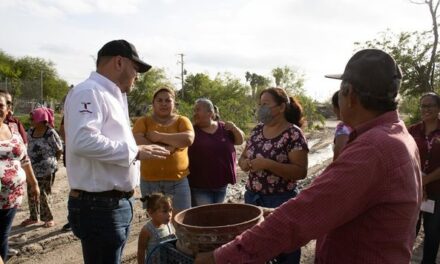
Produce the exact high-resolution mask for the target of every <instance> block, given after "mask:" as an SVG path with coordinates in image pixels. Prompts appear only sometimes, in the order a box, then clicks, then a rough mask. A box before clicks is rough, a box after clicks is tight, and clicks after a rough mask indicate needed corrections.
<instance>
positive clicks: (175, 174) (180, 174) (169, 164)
mask: <svg viewBox="0 0 440 264" xmlns="http://www.w3.org/2000/svg"><path fill="white" fill-rule="evenodd" d="M149 131H157V132H161V133H179V132H185V131H194V129H193V126H192V124H191V122H190V121H189V119H188V118H187V117H184V116H178V118H177V120H176V121H175V122H174V123H172V124H170V125H168V126H163V125H161V124H159V123H157V122H156V121H154V119H153V118H152V117H151V116H145V117H141V118H139V119H138V120H136V123H135V124H134V126H133V133H134V134H135V133H147V132H149ZM188 166H189V160H188V147H186V148H180V149H177V150H176V151H175V152H174V153H173V154H172V155H170V156H168V157H167V158H166V159H163V160H159V159H151V160H142V161H141V177H142V179H143V180H145V181H175V180H179V179H183V178H184V177H186V176H187V175H188V173H189V170H188Z"/></svg>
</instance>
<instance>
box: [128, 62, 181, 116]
mask: <svg viewBox="0 0 440 264" xmlns="http://www.w3.org/2000/svg"><path fill="white" fill-rule="evenodd" d="M163 86H167V87H169V88H172V84H171V82H170V80H169V79H168V78H167V77H166V74H165V70H164V69H160V68H152V69H151V70H149V71H148V72H146V73H145V74H143V75H142V76H141V77H140V78H139V79H138V81H137V82H136V84H135V88H134V89H133V91H131V93H130V95H129V97H128V109H129V112H130V115H132V116H140V115H144V114H146V113H147V112H148V110H149V109H148V107H149V106H150V105H151V103H152V101H153V93H154V91H155V90H157V89H159V88H160V87H163Z"/></svg>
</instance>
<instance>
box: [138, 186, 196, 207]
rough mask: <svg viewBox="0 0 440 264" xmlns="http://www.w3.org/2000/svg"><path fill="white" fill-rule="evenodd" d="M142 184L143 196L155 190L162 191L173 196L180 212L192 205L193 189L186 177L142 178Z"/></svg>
mask: <svg viewBox="0 0 440 264" xmlns="http://www.w3.org/2000/svg"><path fill="white" fill-rule="evenodd" d="M140 185H141V186H140V187H141V194H142V197H144V196H145V195H147V194H152V193H154V192H161V193H164V194H166V195H169V196H171V197H172V199H173V208H174V210H176V211H178V212H180V211H183V210H185V209H188V208H190V207H191V191H190V189H189V184H188V179H187V178H186V177H185V178H183V179H181V180H177V181H145V180H142V179H141V184H140ZM144 208H145V204H144Z"/></svg>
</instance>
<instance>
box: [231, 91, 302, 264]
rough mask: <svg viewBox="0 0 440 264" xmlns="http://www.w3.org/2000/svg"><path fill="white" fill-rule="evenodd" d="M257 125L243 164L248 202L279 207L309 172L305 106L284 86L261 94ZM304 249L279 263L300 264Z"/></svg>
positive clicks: (284, 255) (246, 199)
mask: <svg viewBox="0 0 440 264" xmlns="http://www.w3.org/2000/svg"><path fill="white" fill-rule="evenodd" d="M257 114H258V121H259V123H258V124H257V126H256V127H255V128H254V129H253V130H252V132H251V134H250V137H249V139H248V141H247V143H246V148H245V150H244V151H243V153H242V155H241V157H240V159H239V163H238V164H239V166H240V167H241V169H243V170H244V171H247V172H249V176H248V181H247V183H246V192H245V197H244V198H245V202H246V203H249V204H254V205H258V206H263V207H269V208H275V207H278V206H280V205H281V204H283V203H284V202H286V201H287V200H289V199H290V198H293V197H295V196H296V195H297V193H298V191H297V185H296V181H297V180H301V179H304V178H305V177H306V175H307V164H308V159H307V154H308V147H307V141H306V139H305V137H304V135H303V132H302V131H301V126H302V124H303V113H302V108H301V105H300V104H299V103H298V102H297V101H296V100H295V99H294V98H293V97H289V96H288V95H287V94H286V92H285V91H284V89H281V88H268V89H265V90H263V91H262V92H261V94H260V106H259V109H258V112H257ZM300 257H301V251H300V249H298V250H297V251H295V252H292V253H288V254H282V255H280V256H278V257H277V262H276V263H299V262H300Z"/></svg>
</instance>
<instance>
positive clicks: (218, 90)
mask: <svg viewBox="0 0 440 264" xmlns="http://www.w3.org/2000/svg"><path fill="white" fill-rule="evenodd" d="M184 89H185V99H184V100H180V101H179V107H178V109H179V112H180V113H181V114H183V115H186V116H188V117H191V116H192V113H193V107H194V102H195V100H197V99H198V98H201V97H205V98H208V99H210V100H211V101H212V102H213V103H214V104H215V105H217V107H218V108H219V110H220V116H221V118H222V120H227V121H232V122H234V123H235V124H237V125H238V126H239V127H241V128H246V127H247V124H248V123H250V122H252V121H254V119H253V111H254V108H255V103H254V101H253V100H252V99H251V98H250V97H249V95H248V94H247V90H248V88H247V87H246V85H243V84H242V83H241V82H240V80H239V79H237V78H235V77H234V76H232V75H231V74H229V73H224V74H217V76H216V77H215V78H214V79H211V78H210V77H209V76H208V75H206V74H203V73H197V74H190V75H188V77H187V78H186V79H185V84H184Z"/></svg>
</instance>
